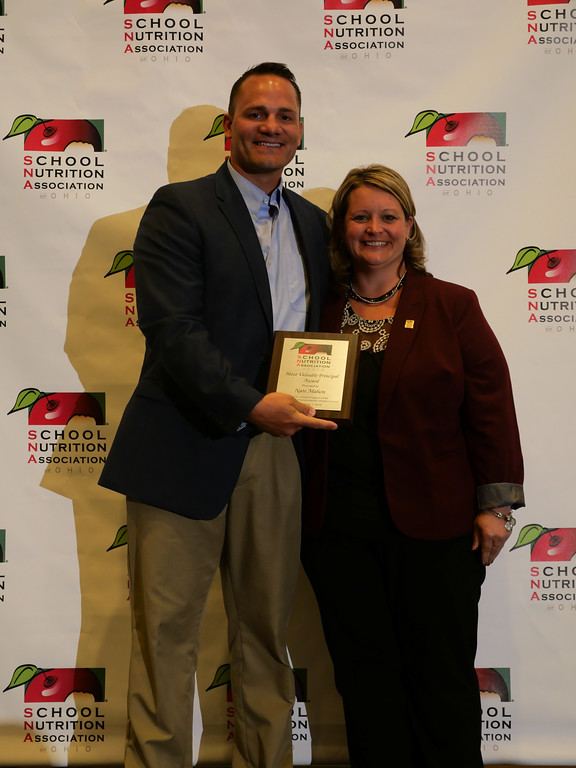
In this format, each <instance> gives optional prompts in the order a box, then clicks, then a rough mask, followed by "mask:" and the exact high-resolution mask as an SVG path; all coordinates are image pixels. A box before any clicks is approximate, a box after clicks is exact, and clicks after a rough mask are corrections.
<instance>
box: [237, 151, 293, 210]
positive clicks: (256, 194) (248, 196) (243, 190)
mask: <svg viewBox="0 0 576 768" xmlns="http://www.w3.org/2000/svg"><path fill="white" fill-rule="evenodd" d="M228 170H229V171H230V175H231V176H232V178H233V179H234V182H235V184H236V186H237V187H238V189H239V190H240V194H241V195H242V197H243V198H244V202H245V203H246V207H247V208H248V211H249V212H250V215H251V216H252V217H253V218H254V217H255V216H257V215H258V213H259V211H260V210H261V208H262V206H264V205H265V206H266V208H268V207H269V206H270V205H275V206H276V207H277V208H280V201H281V199H282V180H280V181H279V182H278V186H277V187H276V188H275V189H273V190H272V193H271V194H270V195H268V194H266V192H263V191H262V190H261V189H260V187H257V186H256V184H253V183H252V182H251V181H249V180H248V179H247V178H246V177H245V176H242V174H241V173H238V171H237V170H236V169H235V168H233V167H232V163H231V162H230V160H228Z"/></svg>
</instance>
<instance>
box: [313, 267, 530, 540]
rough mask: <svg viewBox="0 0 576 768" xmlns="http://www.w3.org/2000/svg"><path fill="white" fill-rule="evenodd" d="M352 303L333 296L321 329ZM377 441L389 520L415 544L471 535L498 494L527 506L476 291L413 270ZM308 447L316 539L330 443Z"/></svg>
mask: <svg viewBox="0 0 576 768" xmlns="http://www.w3.org/2000/svg"><path fill="white" fill-rule="evenodd" d="M345 301H346V299H345V297H344V296H342V295H336V294H331V295H330V297H329V299H328V301H327V303H326V306H325V309H324V314H323V318H322V322H321V328H322V330H325V331H334V332H337V331H339V330H340V324H341V320H342V312H343V309H344V305H345ZM377 432H378V438H379V444H380V451H381V459H382V467H383V472H384V482H385V489H386V497H387V501H388V505H389V508H390V513H391V515H392V519H393V520H394V523H395V525H396V526H397V528H398V529H399V530H400V531H401V532H403V533H405V534H407V535H408V536H412V537H414V538H420V539H447V538H451V537H454V536H458V535H460V534H464V533H466V532H469V531H471V530H472V526H473V520H474V517H475V515H476V513H477V512H478V509H479V508H483V509H485V508H488V507H489V506H493V505H492V504H491V501H490V500H491V499H492V498H494V492H496V498H498V496H499V495H501V496H502V497H504V498H506V500H507V502H508V503H511V504H512V505H513V506H514V507H519V506H523V492H522V487H521V484H522V482H523V463H522V453H521V449H520V438H519V433H518V426H517V423H516V414H515V409H514V401H513V397H512V387H511V383H510V376H509V373H508V366H507V364H506V360H505V358H504V355H503V353H502V350H501V348H500V345H499V344H498V341H497V340H496V337H495V336H494V333H493V332H492V330H491V329H490V327H489V325H488V323H487V321H486V319H485V318H484V315H483V314H482V310H481V309H480V305H479V303H478V299H477V297H476V295H475V294H474V292H473V291H471V290H469V289H468V288H464V287H462V286H459V285H455V284H453V283H448V282H444V281H442V280H437V279H435V278H433V277H432V276H430V275H425V274H423V273H421V272H418V271H416V270H414V269H412V268H409V269H408V275H407V276H406V282H405V284H404V288H403V290H402V294H401V297H400V300H399V303H398V307H397V310H396V313H395V316H394V322H393V325H392V328H391V331H390V337H389V340H388V346H387V349H386V352H385V354H384V362H383V365H382V373H381V379H380V391H379V403H378V424H377ZM309 438H310V442H311V443H313V445H309V450H308V452H309V466H308V471H307V491H306V503H305V518H304V530H305V531H307V532H309V533H314V532H318V531H319V530H320V529H321V521H322V516H323V513H324V507H325V493H326V487H325V482H326V459H327V452H326V445H327V443H326V440H327V439H329V436H327V435H324V434H316V433H314V434H312V435H309ZM504 503H506V502H504ZM351 519H352V520H353V510H351ZM351 529H353V523H352V526H351Z"/></svg>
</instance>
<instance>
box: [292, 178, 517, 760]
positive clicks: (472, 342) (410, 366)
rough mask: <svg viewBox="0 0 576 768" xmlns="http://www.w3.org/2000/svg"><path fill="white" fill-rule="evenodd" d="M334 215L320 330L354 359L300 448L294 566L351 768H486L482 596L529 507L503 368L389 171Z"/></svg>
mask: <svg viewBox="0 0 576 768" xmlns="http://www.w3.org/2000/svg"><path fill="white" fill-rule="evenodd" d="M331 216H332V231H331V251H332V265H333V277H334V290H333V292H332V294H331V296H330V297H329V299H328V301H327V304H326V306H325V310H324V318H323V330H325V331H338V330H340V331H341V332H343V333H358V334H359V335H360V337H361V348H362V352H361V353H360V357H361V359H360V366H359V374H358V382H357V392H356V399H355V409H354V418H353V423H352V424H351V425H342V426H340V427H339V429H338V430H337V431H336V432H333V433H330V434H329V435H326V436H324V437H322V438H318V436H311V439H312V440H314V441H315V443H314V444H310V445H309V448H310V450H309V454H310V463H309V467H308V472H307V477H308V483H307V489H306V494H305V519H304V523H305V525H304V530H305V533H308V534H309V535H308V536H305V539H304V545H303V559H304V564H305V567H306V570H307V572H308V575H309V577H310V581H311V583H312V585H313V587H314V590H315V592H316V595H317V599H318V603H319V606H320V611H321V615H322V621H323V626H324V631H325V635H326V640H327V644H328V648H329V650H330V654H331V656H332V660H333V663H334V670H335V678H336V686H337V688H338V691H339V692H340V694H341V696H342V699H343V704H344V712H345V718H346V729H347V735H348V747H349V752H350V761H351V765H352V766H353V768H367V767H369V768H381V766H382V765H384V764H386V765H391V766H394V768H404V767H406V768H436V766H438V768H440V766H441V767H442V768H450V767H451V766H454V768H456V767H457V768H476V766H478V768H480V766H482V758H481V753H480V738H481V730H480V720H481V710H480V697H479V690H478V681H477V678H476V674H475V670H474V657H475V652H476V638H477V622H478V600H479V598H480V587H481V584H482V582H483V580H484V575H485V566H487V565H490V563H492V562H493V561H494V558H495V557H496V556H497V554H498V553H499V551H500V550H501V549H502V547H503V546H504V544H505V542H506V540H507V538H508V537H509V535H510V532H511V530H512V526H513V524H514V522H515V521H514V519H513V517H512V515H511V508H512V509H515V508H517V507H521V506H523V505H524V500H523V491H522V486H521V483H522V480H523V467H522V456H521V451H520V442H519V436H518V428H517V424H516V417H515V412H514V404H513V399H512V391H511V386H510V379H509V375H508V369H507V365H506V361H505V359H504V356H503V354H502V351H501V349H500V346H499V345H498V342H497V340H496V338H495V337H494V334H493V333H492V331H491V330H490V328H489V326H488V324H487V323H486V320H485V318H484V316H483V315H482V312H481V310H480V307H479V304H478V300H477V298H476V296H475V294H474V293H473V292H472V291H470V290H468V289H466V288H463V287H461V286H457V285H454V284H451V283H447V282H443V281H441V280H436V279H435V278H433V277H432V276H431V275H429V274H428V273H427V272H426V269H425V267H424V239H423V236H422V233H421V231H420V229H419V227H418V224H417V223H416V218H415V209H414V203H413V201H412V196H411V194H410V190H409V189H408V186H407V184H406V182H405V181H404V179H403V178H402V177H401V176H399V175H398V174H397V173H396V172H395V171H392V170H390V169H389V168H384V167H383V166H380V165H371V166H368V167H365V168H357V169H354V170H352V171H350V173H349V174H348V175H347V177H346V178H345V180H344V182H343V183H342V185H341V187H340V189H339V190H338V191H337V192H336V195H335V197H334V202H333V206H332V212H331ZM310 534H311V535H310Z"/></svg>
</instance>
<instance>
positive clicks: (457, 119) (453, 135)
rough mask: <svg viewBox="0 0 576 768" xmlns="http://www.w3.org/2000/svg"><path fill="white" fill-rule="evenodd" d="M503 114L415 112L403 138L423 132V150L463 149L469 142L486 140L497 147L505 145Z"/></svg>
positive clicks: (429, 110) (432, 110) (431, 110)
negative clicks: (424, 139) (440, 148)
mask: <svg viewBox="0 0 576 768" xmlns="http://www.w3.org/2000/svg"><path fill="white" fill-rule="evenodd" d="M504 116H505V113H504V112H454V113H452V114H448V115H443V114H440V113H438V112H436V110H434V109H428V110H424V111H423V112H419V113H418V114H417V115H416V117H415V118H414V123H413V125H412V128H411V129H410V131H409V132H408V133H407V134H406V136H412V134H414V133H418V132H419V131H426V146H427V147H465V146H466V145H467V144H468V143H469V142H470V141H472V140H473V139H490V140H492V141H493V142H494V143H495V144H496V146H497V147H502V146H504V144H505V142H506V136H505V128H504V125H505V122H504Z"/></svg>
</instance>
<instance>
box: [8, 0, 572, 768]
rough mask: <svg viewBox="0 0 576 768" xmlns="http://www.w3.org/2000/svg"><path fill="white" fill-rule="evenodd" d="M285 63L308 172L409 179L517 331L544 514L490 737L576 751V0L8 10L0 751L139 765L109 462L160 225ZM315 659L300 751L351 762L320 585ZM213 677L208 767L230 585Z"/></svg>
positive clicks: (509, 757)
mask: <svg viewBox="0 0 576 768" xmlns="http://www.w3.org/2000/svg"><path fill="white" fill-rule="evenodd" d="M266 60H273V61H283V62H285V63H286V64H288V66H289V67H290V68H292V69H293V71H294V72H295V74H296V77H297V79H298V81H299V83H300V86H301V88H302V92H303V105H302V114H303V120H304V139H303V142H302V146H301V148H300V149H299V150H298V151H297V153H296V156H295V158H294V160H293V162H292V163H291V164H290V165H289V166H288V167H287V168H286V170H285V173H284V181H285V184H286V185H287V186H288V187H289V188H291V189H294V190H296V191H298V192H300V193H301V194H303V195H305V196H306V197H308V198H309V199H312V200H314V201H315V202H317V203H318V204H319V205H322V206H323V207H324V208H328V207H329V205H330V200H331V196H332V194H333V190H334V189H336V188H337V186H338V185H339V183H340V182H341V180H342V179H343V177H344V175H345V174H346V172H347V171H348V170H349V169H350V168H351V167H353V166H356V165H360V164H366V163H371V162H379V163H383V164H385V165H389V166H391V167H393V168H396V169H397V170H399V171H400V172H401V173H402V174H403V175H404V176H405V177H406V179H407V180H408V182H409V184H410V186H411V188H412V191H413V194H414V197H415V200H416V206H417V210H418V218H419V222H420V225H421V227H422V229H423V231H424V234H425V236H426V239H427V242H428V256H429V269H430V270H431V271H432V272H433V273H434V274H435V275H436V276H437V277H441V278H444V279H447V280H451V281H454V282H457V283H461V284H464V285H467V286H469V287H471V288H473V289H474V290H475V291H476V292H477V294H478V296H479V298H480V301H481V304H482V306H483V308H484V311H485V313H486V315H487V317H488V319H489V321H490V323H491V325H492V327H493V328H494V330H495V332H496V333H497V335H498V337H499V339H500V341H501V343H502V346H503V348H504V351H505V353H506V356H507V358H508V361H509V364H510V368H511V373H512V378H513V383H514V387H515V393H516V400H517V409H518V417H519V421H520V428H521V434H522V439H523V445H524V451H525V459H526V476H527V480H526V496H527V504H528V505H527V507H526V509H524V510H521V511H519V513H518V515H517V517H518V524H517V526H516V528H515V529H514V532H513V535H512V537H511V539H510V543H509V546H508V547H507V550H506V551H505V552H503V554H502V555H501V556H500V558H499V560H498V561H496V563H495V564H494V565H493V566H492V567H491V568H490V569H489V573H488V579H487V582H486V585H485V588H484V593H483V598H482V603H481V626H480V645H479V651H478V657H477V665H478V678H479V684H480V688H481V690H482V698H483V745H482V748H483V755H484V759H485V762H486V763H487V764H497V763H506V762H511V763H515V764H525V765H535V764H541V763H546V764H552V765H573V764H575V763H576V731H575V729H574V720H575V717H576V683H575V681H576V657H575V655H574V638H575V636H576V632H575V630H576V558H575V557H574V554H575V552H576V517H575V514H574V494H573V475H574V469H573V465H574V459H573V456H574V434H575V429H574V427H575V424H576V413H575V411H576V405H575V397H574V390H575V379H576V373H575V364H574V360H575V350H576V279H573V278H574V274H575V273H576V226H575V224H574V179H575V178H576V153H575V152H574V125H575V123H576V104H575V99H574V82H575V75H576V0H488V2H482V3H480V2H476V3H462V2H461V1H460V0H434V1H432V0H395V1H394V2H387V1H385V0H370V1H367V0H290V1H289V2H287V1H286V0H243V1H242V2H231V0H180V2H171V0H51V2H47V1H46V0H0V81H1V84H2V85H1V88H2V100H1V103H0V173H1V180H2V183H1V187H0V195H1V205H0V350H1V356H2V358H1V359H2V365H1V366H0V451H1V461H0V483H1V485H0V489H1V490H0V493H1V499H2V502H1V506H0V614H1V617H2V634H1V641H0V642H1V646H0V647H1V653H0V691H1V692H0V743H1V747H0V765H15V764H17V765H19V766H25V765H76V764H86V765H98V766H104V765H106V764H109V763H119V762H121V760H122V755H123V740H124V730H125V694H126V682H127V661H128V648H129V603H128V599H129V598H128V579H127V566H126V546H125V544H126V542H125V528H124V526H125V510H124V502H123V499H122V498H121V497H120V496H117V495H115V494H113V493H111V492H108V491H105V490H103V489H101V488H99V487H98V486H97V478H98V476H99V473H100V471H101V469H102V465H103V463H104V462H105V461H106V455H107V451H108V449H109V446H110V443H111V441H112V439H113V435H114V431H115V429H116V427H117V425H118V421H119V418H120V415H121V413H122V410H123V407H124V405H125V403H126V401H127V399H128V397H129V395H130V392H131V390H132V388H133V386H134V384H135V382H136V379H137V376H138V372H139V367H140V361H141V357H142V353H143V343H142V338H141V334H140V332H139V329H138V319H137V314H136V308H135V292H134V283H133V275H132V246H133V241H134V235H135V232H136V229H137V226H138V222H139V220H140V217H141V216H142V213H143V210H144V207H145V205H146V203H147V202H148V200H149V199H150V197H151V196H152V194H153V192H154V191H155V189H156V188H157V187H159V186H161V185H162V184H164V183H166V182H167V181H180V180H184V179H191V178H195V177H198V176H201V175H204V174H206V173H210V172H212V171H214V170H215V169H216V168H217V167H218V166H219V165H220V163H221V162H222V161H223V159H224V157H225V156H226V147H225V142H224V137H223V134H222V132H221V127H220V121H219V118H220V116H221V115H222V113H223V111H224V110H225V108H226V105H227V102H228V93H229V89H230V86H231V84H232V82H233V81H234V80H235V79H236V77H237V76H238V75H239V74H241V73H242V72H243V71H244V70H245V69H246V68H248V67H249V66H251V65H253V64H257V63H259V62H261V61H266ZM210 481H211V480H210V478H207V482H210ZM455 577H456V578H457V575H455ZM424 600H426V601H429V600H438V601H441V600H442V594H441V593H439V592H438V591H437V590H436V588H435V585H434V583H433V581H429V582H427V583H423V584H422V587H421V590H420V591H419V593H418V594H414V596H413V604H414V606H413V607H414V610H418V605H419V603H420V601H424ZM374 609H375V610H378V606H374ZM289 651H290V656H291V659H292V663H293V666H294V674H295V679H296V683H297V685H296V689H297V702H296V704H295V709H294V723H293V738H294V759H295V762H296V763H297V764H310V763H312V762H315V763H333V764H338V763H345V762H346V760H347V755H346V746H345V737H344V730H343V718H342V712H341V707H340V703H339V700H338V696H337V695H336V693H335V690H334V686H333V680H332V672H331V667H330V662H329V659H328V656H327V653H326V650H325V647H324V643H323V639H322V633H321V628H320V622H319V619H318V614H317V611H316V608H315V605H314V600H313V598H312V595H311V591H310V588H309V585H308V583H307V581H306V579H305V578H304V577H302V579H301V583H300V586H299V591H298V597H297V602H296V606H295V611H294V618H293V622H292V626H291V631H290V645H289ZM389 663H390V664H394V659H390V661H389ZM173 674H174V675H178V674H179V671H178V669H174V672H173ZM386 676H387V670H386V668H384V669H375V670H374V680H373V684H374V686H378V687H379V689H380V690H381V692H382V697H386V696H387V695H388V694H387V686H386ZM197 677H198V686H197V696H196V699H197V700H196V705H197V706H196V715H197V716H196V718H195V723H194V743H195V757H196V760H197V761H198V763H200V764H206V765H209V764H214V763H223V762H226V761H228V760H229V758H230V753H231V741H232V740H233V738H234V697H233V691H232V690H231V688H230V683H229V671H228V658H227V649H226V633H225V618H224V613H223V609H222V604H221V595H220V587H219V585H218V584H215V585H214V589H213V592H212V595H211V599H210V605H209V608H208V613H207V616H206V621H205V624H204V629H203V645H202V652H201V658H200V664H199V669H198V676H197ZM443 684H444V683H443V670H442V669H441V668H439V669H438V686H440V687H441V686H442V685H443ZM431 706H434V702H431ZM450 728H451V724H450V719H449V716H448V714H447V717H446V729H448V730H450ZM393 738H394V734H390V733H388V731H387V728H386V723H385V722H383V723H382V741H383V744H382V747H383V754H384V753H385V751H386V743H387V740H388V739H393Z"/></svg>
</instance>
